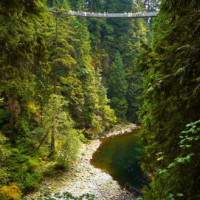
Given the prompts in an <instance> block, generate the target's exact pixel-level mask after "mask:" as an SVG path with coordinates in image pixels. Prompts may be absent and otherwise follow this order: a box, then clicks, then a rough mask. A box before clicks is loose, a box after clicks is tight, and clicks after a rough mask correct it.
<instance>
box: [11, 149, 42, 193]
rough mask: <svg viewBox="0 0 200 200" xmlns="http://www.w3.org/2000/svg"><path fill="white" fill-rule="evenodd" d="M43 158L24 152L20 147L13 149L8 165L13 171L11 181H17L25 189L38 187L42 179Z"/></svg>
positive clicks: (30, 189)
mask: <svg viewBox="0 0 200 200" xmlns="http://www.w3.org/2000/svg"><path fill="white" fill-rule="evenodd" d="M41 164H42V163H41V159H40V158H37V157H31V156H29V155H26V154H24V152H23V151H20V150H19V149H16V148H15V149H11V154H10V158H9V160H8V161H7V167H8V169H9V171H10V173H11V176H10V182H13V183H17V185H18V186H19V187H20V188H21V189H22V190H23V191H27V192H28V191H32V190H33V189H35V188H38V186H39V182H40V180H41V176H42V174H41Z"/></svg>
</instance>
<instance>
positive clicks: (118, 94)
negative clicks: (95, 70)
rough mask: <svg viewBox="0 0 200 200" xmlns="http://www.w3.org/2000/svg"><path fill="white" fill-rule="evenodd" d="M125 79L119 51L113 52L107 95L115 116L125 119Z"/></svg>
mask: <svg viewBox="0 0 200 200" xmlns="http://www.w3.org/2000/svg"><path fill="white" fill-rule="evenodd" d="M126 92H127V81H126V74H125V71H124V68H123V62H122V59H121V56H120V53H119V52H117V53H116V54H115V60H114V63H113V72H112V74H111V76H110V80H109V91H108V95H109V98H110V99H111V103H110V104H111V107H112V108H113V109H114V110H115V113H116V115H117V117H119V118H121V119H125V114H126V111H127V107H128V105H127V101H126Z"/></svg>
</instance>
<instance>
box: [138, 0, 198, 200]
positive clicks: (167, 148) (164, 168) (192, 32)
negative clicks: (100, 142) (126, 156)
mask: <svg viewBox="0 0 200 200" xmlns="http://www.w3.org/2000/svg"><path fill="white" fill-rule="evenodd" d="M198 8H200V2H199V1H179V0H175V1H171V0H167V1H163V3H162V5H161V11H160V14H159V16H158V18H157V21H156V24H155V29H154V36H153V46H152V48H149V47H147V46H144V52H143V54H142V55H141V58H142V59H141V65H140V67H141V70H143V72H144V93H143V98H144V105H143V107H142V111H141V117H142V124H143V128H142V134H141V142H142V145H143V147H144V149H143V151H144V155H143V157H144V158H143V165H142V166H143V168H144V170H145V172H147V173H149V174H150V175H151V176H152V183H151V184H150V188H149V189H146V192H145V194H146V199H179V198H180V199H183V200H186V199H198V198H199V195H200V190H199V187H198V186H197V185H199V180H200V177H199V175H197V174H198V170H199V166H200V164H199V162H198V161H199V158H200V157H199V153H198V152H197V151H196V149H199V142H195V139H194V138H196V141H198V140H199V139H198V138H199V122H198V120H199V92H200V90H199V77H200V71H199V69H200V68H199V55H198V54H199V42H200V40H199V31H198V29H199V25H198V22H197V21H198V20H197V19H198V18H199V16H198V14H197V13H198V12H196V10H198ZM185 126H186V127H188V129H189V130H188V129H186V128H185ZM185 129H186V130H185ZM188 143H189V144H188Z"/></svg>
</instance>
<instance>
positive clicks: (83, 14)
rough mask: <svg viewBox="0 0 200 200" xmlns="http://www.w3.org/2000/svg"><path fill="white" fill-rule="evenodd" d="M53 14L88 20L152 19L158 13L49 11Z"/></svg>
mask: <svg viewBox="0 0 200 200" xmlns="http://www.w3.org/2000/svg"><path fill="white" fill-rule="evenodd" d="M49 10H50V11H51V12H53V13H62V14H64V15H68V16H77V17H90V18H149V17H150V18H152V17H156V16H157V14H158V12H146V11H144V12H137V13H130V12H128V13H126V12H125V13H108V12H104V13H94V12H84V11H61V10H57V9H53V8H52V9H49Z"/></svg>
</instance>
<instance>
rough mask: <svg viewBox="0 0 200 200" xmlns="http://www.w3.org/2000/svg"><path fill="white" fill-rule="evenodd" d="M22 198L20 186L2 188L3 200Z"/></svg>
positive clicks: (0, 190) (0, 194)
mask: <svg viewBox="0 0 200 200" xmlns="http://www.w3.org/2000/svg"><path fill="white" fill-rule="evenodd" d="M21 197H22V192H21V190H20V189H19V187H18V186H16V185H12V186H3V187H1V188H0V199H1V200H18V199H20V198H21Z"/></svg>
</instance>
